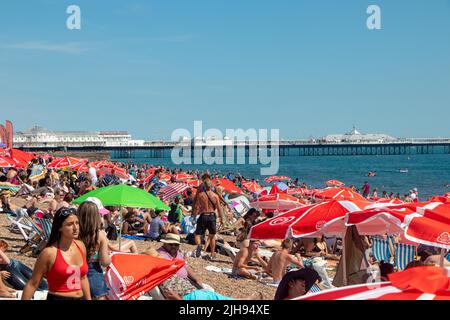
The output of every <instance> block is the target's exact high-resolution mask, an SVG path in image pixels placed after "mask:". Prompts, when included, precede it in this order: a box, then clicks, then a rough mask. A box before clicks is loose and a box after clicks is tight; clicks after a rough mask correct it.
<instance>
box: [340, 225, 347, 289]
mask: <svg viewBox="0 0 450 320" xmlns="http://www.w3.org/2000/svg"><path fill="white" fill-rule="evenodd" d="M346 236H347V232H345V234H344V237H343V238H342V256H341V259H342V260H343V264H342V270H343V274H344V278H343V282H344V287H345V286H346V285H347V259H346V256H347V254H346V251H347V250H345V237H346Z"/></svg>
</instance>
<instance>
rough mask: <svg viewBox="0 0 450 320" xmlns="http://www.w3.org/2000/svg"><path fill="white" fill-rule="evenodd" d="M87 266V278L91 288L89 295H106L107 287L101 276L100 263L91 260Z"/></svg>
mask: <svg viewBox="0 0 450 320" xmlns="http://www.w3.org/2000/svg"><path fill="white" fill-rule="evenodd" d="M88 266H89V269H88V273H87V278H88V281H89V287H90V289H91V297H92V298H99V297H102V296H106V295H108V291H109V288H108V286H107V285H106V282H105V279H104V278H103V270H102V267H101V266H100V263H98V262H91V263H89V264H88Z"/></svg>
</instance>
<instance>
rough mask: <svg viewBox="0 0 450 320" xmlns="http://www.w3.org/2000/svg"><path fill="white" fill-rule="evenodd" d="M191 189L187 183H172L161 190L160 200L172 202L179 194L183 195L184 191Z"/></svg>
mask: <svg viewBox="0 0 450 320" xmlns="http://www.w3.org/2000/svg"><path fill="white" fill-rule="evenodd" d="M189 188H190V186H189V185H187V184H185V183H180V182H175V183H170V184H168V185H167V186H165V187H162V188H161V189H160V190H159V194H160V198H161V200H162V201H166V200H170V199H172V198H173V197H175V196H176V195H177V194H181V193H182V192H183V191H185V190H187V189H189Z"/></svg>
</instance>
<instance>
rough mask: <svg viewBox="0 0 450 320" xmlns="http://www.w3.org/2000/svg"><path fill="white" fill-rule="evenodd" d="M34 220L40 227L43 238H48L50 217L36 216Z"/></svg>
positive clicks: (50, 229)
mask: <svg viewBox="0 0 450 320" xmlns="http://www.w3.org/2000/svg"><path fill="white" fill-rule="evenodd" d="M36 221H37V222H38V223H39V225H40V227H41V228H42V234H43V236H44V238H45V239H43V240H46V241H47V240H48V239H50V234H51V233H52V220H51V219H44V218H37V219H36Z"/></svg>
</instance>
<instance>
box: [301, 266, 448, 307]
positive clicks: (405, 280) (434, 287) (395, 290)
mask: <svg viewBox="0 0 450 320" xmlns="http://www.w3.org/2000/svg"><path fill="white" fill-rule="evenodd" d="M388 277H389V280H390V282H381V283H380V282H378V283H371V284H361V285H354V286H348V287H342V288H337V289H331V290H326V291H323V292H319V293H315V294H311V295H306V296H302V297H299V298H296V299H294V300H450V273H449V270H448V269H444V268H439V267H434V266H425V267H415V268H410V269H407V270H404V271H401V272H396V273H391V274H389V275H388Z"/></svg>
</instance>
